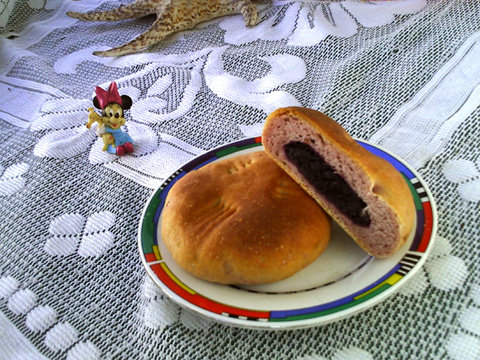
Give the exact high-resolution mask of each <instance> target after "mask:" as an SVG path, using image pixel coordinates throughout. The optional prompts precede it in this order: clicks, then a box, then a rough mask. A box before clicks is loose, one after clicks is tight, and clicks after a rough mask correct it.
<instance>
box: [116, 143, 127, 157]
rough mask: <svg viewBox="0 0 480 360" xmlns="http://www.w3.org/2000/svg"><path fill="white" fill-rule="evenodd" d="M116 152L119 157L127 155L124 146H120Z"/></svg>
mask: <svg viewBox="0 0 480 360" xmlns="http://www.w3.org/2000/svg"><path fill="white" fill-rule="evenodd" d="M116 150H117V155H118V156H122V155H123V154H125V149H124V148H123V145H118V146H117V149H116Z"/></svg>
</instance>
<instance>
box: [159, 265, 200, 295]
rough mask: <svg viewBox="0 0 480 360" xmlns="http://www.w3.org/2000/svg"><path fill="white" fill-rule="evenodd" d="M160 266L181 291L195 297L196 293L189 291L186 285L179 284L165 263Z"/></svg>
mask: <svg viewBox="0 0 480 360" xmlns="http://www.w3.org/2000/svg"><path fill="white" fill-rule="evenodd" d="M160 266H161V267H162V268H163V270H165V272H166V273H167V274H168V276H170V278H171V279H172V280H173V281H174V282H175V283H176V284H177V285H178V286H180V287H181V288H182V289H183V290H185V291H187V292H189V293H190V294H192V295H195V294H196V292H195V291H193V290H192V289H190V288H189V287H188V286H187V285H185V284H184V283H183V282H181V281H180V280H179V279H178V278H177V277H176V276H175V275H173V273H172V272H171V271H170V269H169V268H168V266H167V265H166V264H165V263H161V264H160Z"/></svg>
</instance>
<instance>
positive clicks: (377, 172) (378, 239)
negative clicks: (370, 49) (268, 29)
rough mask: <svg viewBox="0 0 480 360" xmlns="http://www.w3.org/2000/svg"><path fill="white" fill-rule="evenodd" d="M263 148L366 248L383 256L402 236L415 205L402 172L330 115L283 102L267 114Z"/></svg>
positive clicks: (404, 237)
mask: <svg viewBox="0 0 480 360" xmlns="http://www.w3.org/2000/svg"><path fill="white" fill-rule="evenodd" d="M262 142H263V145H264V147H265V151H266V152H267V154H268V155H269V156H270V157H271V158H272V159H273V160H274V161H275V162H276V163H277V164H278V165H279V166H280V167H281V168H282V169H283V170H285V171H286V172H287V173H288V174H289V175H290V176H291V177H292V178H293V179H294V180H295V181H296V182H297V183H299V184H300V185H301V186H302V187H303V188H304V189H305V190H306V191H307V192H308V193H309V194H310V195H311V196H312V197H313V198H314V199H315V200H316V201H317V202H318V203H319V204H320V205H321V206H322V207H323V208H324V209H325V211H326V212H327V213H328V214H329V215H330V216H331V217H332V218H333V219H334V220H335V221H336V222H337V223H338V224H339V225H340V226H341V227H342V228H343V229H344V230H345V231H346V232H347V233H348V234H349V235H350V236H351V237H352V238H353V239H354V240H355V241H356V242H357V243H358V245H360V246H361V247H362V248H363V249H364V250H365V251H366V252H368V253H369V254H371V255H373V256H375V257H378V258H383V257H387V256H389V255H391V254H393V253H394V252H395V251H396V250H397V249H398V248H399V247H401V246H402V245H403V244H404V243H405V241H406V240H407V238H408V236H409V234H410V232H411V231H412V227H413V225H414V221H415V220H414V219H415V205H414V202H413V197H412V194H411V192H410V190H409V187H408V185H407V183H406V182H405V180H404V179H403V177H402V175H401V174H400V173H399V172H398V171H397V170H396V169H395V168H394V167H393V166H392V165H391V164H390V163H389V162H387V161H386V160H384V159H382V158H380V157H378V156H376V155H374V154H372V153H370V152H369V151H367V150H366V149H364V148H363V147H362V146H361V145H359V144H358V143H357V142H356V141H355V140H353V139H352V138H351V137H350V135H349V134H348V133H347V132H346V131H345V130H344V129H343V128H342V127H341V126H340V125H339V124H337V123H336V122H335V121H334V120H332V119H330V118H329V117H327V116H326V115H324V114H322V113H320V112H318V111H315V110H311V109H306V108H299V107H288V108H281V109H277V110H276V111H274V112H273V113H272V114H270V115H269V116H268V118H267V119H266V122H265V125H264V128H263V135H262Z"/></svg>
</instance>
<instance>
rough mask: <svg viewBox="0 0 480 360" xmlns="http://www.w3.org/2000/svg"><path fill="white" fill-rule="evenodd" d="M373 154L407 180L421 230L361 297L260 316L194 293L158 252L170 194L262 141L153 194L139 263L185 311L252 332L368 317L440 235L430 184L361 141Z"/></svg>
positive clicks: (189, 166)
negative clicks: (175, 186)
mask: <svg viewBox="0 0 480 360" xmlns="http://www.w3.org/2000/svg"><path fill="white" fill-rule="evenodd" d="M356 141H357V142H358V143H359V144H360V145H361V146H363V147H364V148H366V149H367V150H368V151H370V152H372V153H374V154H375V155H377V156H380V157H382V158H384V159H385V160H387V161H388V162H390V163H391V164H392V165H393V166H394V167H395V168H396V169H397V170H398V171H399V172H400V173H401V174H402V175H403V177H404V179H405V180H406V182H407V184H408V185H409V188H410V190H411V192H412V195H413V197H414V202H415V209H416V213H417V220H416V221H417V225H416V229H415V230H414V231H415V234H414V236H413V240H412V243H411V246H410V248H409V250H408V251H407V252H406V253H405V254H404V256H403V257H402V259H401V260H400V261H399V262H398V263H397V264H396V265H395V266H394V267H393V268H392V269H391V270H390V271H389V272H387V273H386V274H384V275H383V276H382V277H381V278H379V279H378V280H377V281H375V282H373V283H372V284H370V285H369V286H367V287H366V288H363V289H362V290H361V291H357V292H355V293H352V294H348V295H346V294H342V297H340V298H339V299H338V300H336V301H333V302H329V303H324V304H318V305H317V306H313V307H308V308H300V309H292V310H291V311H289V310H286V311H284V310H280V311H278V310H271V311H257V310H252V309H244V308H239V307H234V306H230V305H228V304H224V303H222V302H221V299H212V298H209V297H206V296H203V295H202V294H200V293H198V292H196V291H195V290H193V289H191V288H190V287H189V286H187V285H186V284H184V283H183V282H182V281H181V280H180V279H178V277H177V276H175V274H174V273H173V272H172V271H171V269H170V268H169V267H168V266H167V264H166V263H165V262H164V261H163V260H162V256H161V254H160V252H159V248H158V245H157V244H158V239H157V224H158V221H159V219H160V215H161V211H162V208H163V204H164V201H165V198H166V195H167V193H168V191H169V189H170V188H171V187H172V186H173V184H174V183H175V182H176V181H177V180H178V179H180V178H181V177H182V176H184V175H185V174H186V173H188V172H189V171H192V170H194V169H197V168H200V167H202V166H205V165H207V164H208V163H210V162H213V161H215V160H218V159H221V158H223V157H224V156H227V155H231V154H234V153H237V152H240V151H244V150H247V149H250V148H253V147H259V146H262V143H261V137H255V138H246V139H242V140H238V141H234V142H231V143H228V144H225V145H222V146H220V147H217V148H214V149H212V150H210V151H207V152H205V153H203V154H201V155H199V156H197V157H195V158H193V159H192V160H191V161H189V162H187V163H186V164H184V165H183V166H181V167H180V168H179V169H178V170H177V171H175V172H174V173H173V174H172V175H171V176H170V177H169V178H168V179H166V180H165V181H164V182H163V183H162V185H161V186H160V187H159V188H158V189H157V190H155V191H154V192H153V194H152V195H151V196H150V198H149V200H148V201H147V203H146V205H145V207H144V209H143V212H142V216H141V218H140V222H139V228H138V247H139V252H140V258H141V260H142V264H143V265H144V267H145V269H146V271H147V274H148V275H149V276H150V277H151V278H152V280H153V281H154V283H155V284H156V285H157V286H159V287H160V288H161V289H162V291H163V292H164V293H165V294H166V295H167V296H168V297H169V298H171V299H172V300H173V301H175V302H176V303H178V304H179V305H181V306H182V307H184V308H186V309H189V310H193V311H194V312H196V313H199V314H201V315H204V316H207V317H208V318H211V319H214V320H216V321H219V322H221V323H226V324H229V325H234V326H237V327H247V328H253V329H296V328H305V327H311V326H318V325H322V324H327V323H330V322H332V321H337V320H340V319H343V318H346V317H349V316H351V315H353V314H356V313H359V312H361V311H364V310H366V309H368V308H370V307H372V306H374V305H376V304H378V303H380V302H381V301H383V300H385V299H386V298H387V297H389V296H390V295H392V294H393V293H394V292H396V291H397V290H398V289H399V287H400V286H402V285H403V284H404V283H406V282H407V281H408V279H410V278H411V277H412V276H413V275H414V274H415V273H416V272H417V271H418V270H419V269H420V268H421V267H422V265H423V264H424V262H425V261H426V259H427V257H428V254H429V252H430V250H431V248H432V246H433V242H434V238H435V234H436V231H437V213H436V207H435V202H434V199H433V196H432V194H431V192H430V190H429V188H428V186H427V185H426V183H425V181H424V180H423V179H422V178H421V177H420V176H419V175H418V174H417V173H416V171H415V170H413V169H412V168H410V167H409V166H408V165H407V164H406V163H405V162H404V161H403V160H401V159H399V158H398V157H396V156H395V155H393V154H392V153H391V152H389V151H387V150H385V149H383V148H381V147H379V146H377V145H373V144H371V143H369V142H367V141H364V140H356Z"/></svg>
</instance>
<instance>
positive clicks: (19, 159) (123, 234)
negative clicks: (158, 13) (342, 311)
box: [0, 0, 480, 360]
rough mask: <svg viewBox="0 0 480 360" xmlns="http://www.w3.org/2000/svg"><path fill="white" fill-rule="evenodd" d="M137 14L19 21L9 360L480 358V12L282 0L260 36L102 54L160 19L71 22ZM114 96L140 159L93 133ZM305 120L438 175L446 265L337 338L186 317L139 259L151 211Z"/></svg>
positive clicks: (9, 14) (11, 60)
mask: <svg viewBox="0 0 480 360" xmlns="http://www.w3.org/2000/svg"><path fill="white" fill-rule="evenodd" d="M124 3H127V2H124ZM118 5H119V3H118V2H116V1H101V0H82V1H72V2H70V1H65V2H60V1H51V0H28V1H18V2H16V1H13V0H5V1H4V2H2V3H1V4H0V34H2V37H1V38H0V230H1V231H0V254H1V260H0V359H8V360H10V359H68V360H73V359H86V360H97V359H157V358H158V359H293V360H344V359H345V360H346V359H348V360H360V359H361V360H370V359H449V360H475V359H479V358H480V279H479V276H478V271H477V269H478V263H479V259H480V245H479V244H480V232H479V229H478V224H479V220H480V218H479V213H480V212H479V210H480V195H479V194H480V147H479V142H478V139H479V138H480V126H479V125H478V124H479V121H480V61H479V58H480V16H479V14H480V3H479V2H477V1H455V0H450V1H447V0H445V1H434V0H431V1H426V0H397V1H371V2H369V1H350V0H346V1H335V2H319V1H299V2H295V1H277V2H275V3H274V4H273V5H266V6H263V7H262V8H261V9H262V10H261V12H260V22H259V24H258V25H257V26H255V27H253V28H248V29H247V28H245V26H244V24H243V19H242V17H241V16H240V15H238V16H228V17H223V18H219V19H216V20H213V21H210V22H208V23H206V24H202V25H200V26H198V27H196V28H194V29H192V30H190V31H185V32H182V33H179V34H176V35H173V36H171V37H169V38H168V39H166V40H164V41H162V42H161V43H159V44H157V45H155V46H153V47H151V48H149V49H147V50H146V51H144V52H141V53H138V54H133V55H127V56H123V57H120V58H100V57H95V56H93V55H92V52H93V51H95V50H106V49H109V48H112V47H115V46H118V45H120V44H123V43H125V42H127V41H128V40H130V39H133V38H134V37H135V36H138V35H139V34H140V33H142V32H143V31H145V30H146V29H147V28H148V27H149V26H150V25H151V23H152V21H153V19H152V18H151V17H146V18H142V19H137V20H127V21H121V22H113V23H105V22H99V23H90V22H82V21H77V20H74V19H71V18H68V17H67V16H66V15H65V13H66V11H88V10H93V9H108V8H113V7H116V6H118ZM113 80H115V81H116V82H117V84H118V87H119V91H120V93H121V94H122V95H123V94H126V95H129V96H130V97H131V98H132V99H133V106H132V108H131V109H130V110H128V111H127V112H126V119H127V123H126V125H125V129H126V131H127V132H128V133H129V135H130V136H131V137H132V138H133V139H134V141H135V152H134V153H133V155H127V156H123V157H116V156H114V155H111V154H108V153H106V152H103V151H102V146H103V144H102V140H101V139H100V138H98V136H97V135H96V133H95V130H94V129H90V130H88V129H87V128H86V127H85V123H86V121H87V108H88V107H91V106H92V94H93V90H94V87H95V86H97V85H98V86H102V87H103V88H106V87H107V86H108V84H109V83H110V82H111V81H113ZM290 105H298V106H305V107H309V108H314V109H318V110H321V111H323V112H325V113H326V114H327V115H329V116H330V117H332V118H334V119H335V120H337V121H338V122H339V123H340V124H341V125H343V126H344V127H345V128H346V129H347V130H348V131H349V132H350V133H351V134H352V135H353V136H355V137H357V138H360V139H365V140H368V141H371V142H372V143H375V144H379V145H381V146H382V147H384V148H386V149H387V150H390V151H392V152H394V153H395V154H397V155H398V156H400V157H401V158H403V159H405V160H406V161H407V162H408V163H409V164H410V165H411V166H412V167H413V168H414V169H416V170H417V171H418V173H419V174H420V175H421V176H422V177H423V178H424V179H425V181H426V182H427V183H428V184H429V186H430V189H431V191H432V194H433V196H434V198H435V200H436V203H437V210H438V215H439V218H438V222H439V223H438V236H437V239H436V241H435V246H434V249H433V251H432V253H431V255H430V256H429V258H428V260H427V262H426V264H425V266H424V267H423V268H422V269H421V271H420V272H419V273H417V274H416V275H415V277H414V278H413V279H411V281H409V283H408V284H407V285H406V286H405V287H403V288H402V289H400V291H399V292H398V293H396V294H395V295H393V296H392V297H390V298H388V299H387V300H385V301H384V302H382V303H380V304H378V305H376V306H374V307H373V308H370V309H369V310H367V311H365V312H363V313H360V314H357V315H355V316H353V317H351V318H348V319H344V320H341V321H337V322H334V323H332V324H329V325H325V326H321V327H314V328H311V329H304V330H296V331H288V332H273V331H272V332H257V331H254V330H246V329H237V328H233V327H228V326H225V325H221V324H218V323H215V322H213V321H211V320H209V319H206V318H204V317H200V316H198V315H195V314H192V313H190V312H189V311H186V310H184V309H182V308H180V307H179V306H178V305H176V304H174V303H172V302H171V301H170V300H168V299H167V298H166V297H165V296H164V295H163V294H162V293H161V291H160V290H159V289H158V288H157V287H156V286H155V284H154V283H153V282H152V281H151V280H150V279H149V278H148V276H147V275H146V272H145V270H144V268H143V266H142V264H141V261H140V258H139V254H138V250H137V227H138V222H139V220H140V216H141V212H142V209H143V207H144V205H145V203H146V201H147V200H148V198H149V196H150V195H151V194H152V191H153V189H155V188H157V187H158V186H159V185H160V184H161V183H162V181H163V180H164V179H165V178H167V177H168V176H170V174H171V173H173V172H174V171H175V170H176V169H177V168H179V167H180V166H181V165H182V164H183V163H185V162H186V161H188V160H189V159H192V158H193V157H194V156H196V155H198V154H200V153H202V152H203V151H206V150H208V149H211V148H213V147H215V146H218V145H221V144H224V143H227V142H230V141H233V140H237V139H241V138H243V137H251V136H258V135H259V134H260V133H261V129H262V126H263V121H264V119H265V117H266V116H267V115H268V113H269V112H271V111H272V110H274V109H275V108H277V107H282V106H290Z"/></svg>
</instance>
